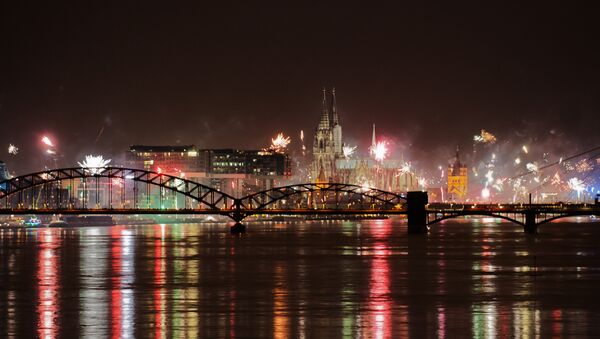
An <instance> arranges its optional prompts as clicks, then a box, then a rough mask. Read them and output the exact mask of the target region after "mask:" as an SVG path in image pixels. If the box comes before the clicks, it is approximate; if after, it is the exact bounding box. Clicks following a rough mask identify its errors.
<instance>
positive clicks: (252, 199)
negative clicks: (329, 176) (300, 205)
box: [239, 183, 406, 210]
mask: <svg viewBox="0 0 600 339" xmlns="http://www.w3.org/2000/svg"><path fill="white" fill-rule="evenodd" d="M315 194H316V195H319V194H321V195H323V196H326V195H331V196H330V198H332V196H335V198H336V199H335V200H334V201H324V202H323V201H321V202H319V203H321V204H324V205H329V206H335V205H339V203H347V202H353V201H354V202H356V201H358V200H361V201H362V200H363V199H367V200H369V201H370V203H372V204H375V205H376V206H377V207H387V208H395V207H396V206H398V205H403V204H404V203H406V197H404V196H402V195H400V194H397V193H392V192H387V191H383V190H379V189H375V188H365V187H362V186H358V185H351V184H341V183H307V184H297V185H288V186H282V187H275V188H271V189H268V190H264V191H261V192H257V193H254V194H250V195H247V196H245V197H243V198H241V199H240V200H239V207H240V210H249V209H252V210H264V209H267V208H268V207H270V206H273V205H276V204H278V203H279V202H281V201H283V200H287V199H292V198H299V197H302V196H310V195H313V196H314V195H315ZM340 195H341V196H340ZM353 199H354V200H353ZM306 202H307V203H309V204H310V203H311V202H310V201H309V200H307V201H306ZM313 205H314V206H313V207H314V208H317V207H318V206H317V204H314V202H313Z"/></svg>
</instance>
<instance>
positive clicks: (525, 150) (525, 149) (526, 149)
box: [521, 145, 529, 154]
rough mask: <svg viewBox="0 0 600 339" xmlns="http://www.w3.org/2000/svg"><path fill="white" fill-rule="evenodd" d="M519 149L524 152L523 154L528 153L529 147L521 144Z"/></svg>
mask: <svg viewBox="0 0 600 339" xmlns="http://www.w3.org/2000/svg"><path fill="white" fill-rule="evenodd" d="M521 149H522V150H523V152H525V154H528V153H529V149H528V148H527V145H523V147H521Z"/></svg>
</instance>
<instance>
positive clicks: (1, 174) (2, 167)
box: [0, 160, 10, 181]
mask: <svg viewBox="0 0 600 339" xmlns="http://www.w3.org/2000/svg"><path fill="white" fill-rule="evenodd" d="M9 178H10V176H9V175H8V170H7V169H6V164H5V163H4V161H1V160H0V181H4V180H6V179H9Z"/></svg>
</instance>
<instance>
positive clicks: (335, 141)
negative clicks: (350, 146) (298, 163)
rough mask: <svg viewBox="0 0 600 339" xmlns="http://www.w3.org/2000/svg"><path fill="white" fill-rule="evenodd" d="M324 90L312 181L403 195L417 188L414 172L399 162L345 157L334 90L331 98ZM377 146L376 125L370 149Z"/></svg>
mask: <svg viewBox="0 0 600 339" xmlns="http://www.w3.org/2000/svg"><path fill="white" fill-rule="evenodd" d="M327 94H328V93H327V91H326V90H325V89H323V99H322V104H321V118H320V120H319V124H318V125H317V129H316V130H315V137H314V141H313V159H312V163H311V166H310V178H311V181H313V182H317V183H319V182H336V183H347V184H353V185H360V186H369V187H375V188H379V189H383V190H387V191H392V192H406V191H409V190H415V189H418V188H419V181H418V179H417V177H416V175H415V174H414V173H412V172H411V171H409V170H407V166H406V165H407V163H406V162H405V161H404V160H400V159H385V160H382V161H376V160H375V159H372V158H370V157H360V156H349V155H348V156H347V155H344V142H343V138H342V126H341V125H340V118H339V111H338V107H337V102H336V97H335V88H334V89H332V90H331V93H330V95H329V96H328V95H327ZM375 143H376V136H375V126H373V136H372V141H371V147H374V146H375Z"/></svg>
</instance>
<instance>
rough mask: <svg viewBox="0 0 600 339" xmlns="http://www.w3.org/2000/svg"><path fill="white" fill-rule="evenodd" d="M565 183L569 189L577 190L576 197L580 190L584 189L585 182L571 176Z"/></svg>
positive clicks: (578, 195)
mask: <svg viewBox="0 0 600 339" xmlns="http://www.w3.org/2000/svg"><path fill="white" fill-rule="evenodd" d="M567 184H568V185H569V188H570V189H571V190H573V191H575V192H577V198H579V197H580V196H581V192H583V191H585V184H584V183H583V181H581V180H580V179H579V178H571V179H569V181H567Z"/></svg>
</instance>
